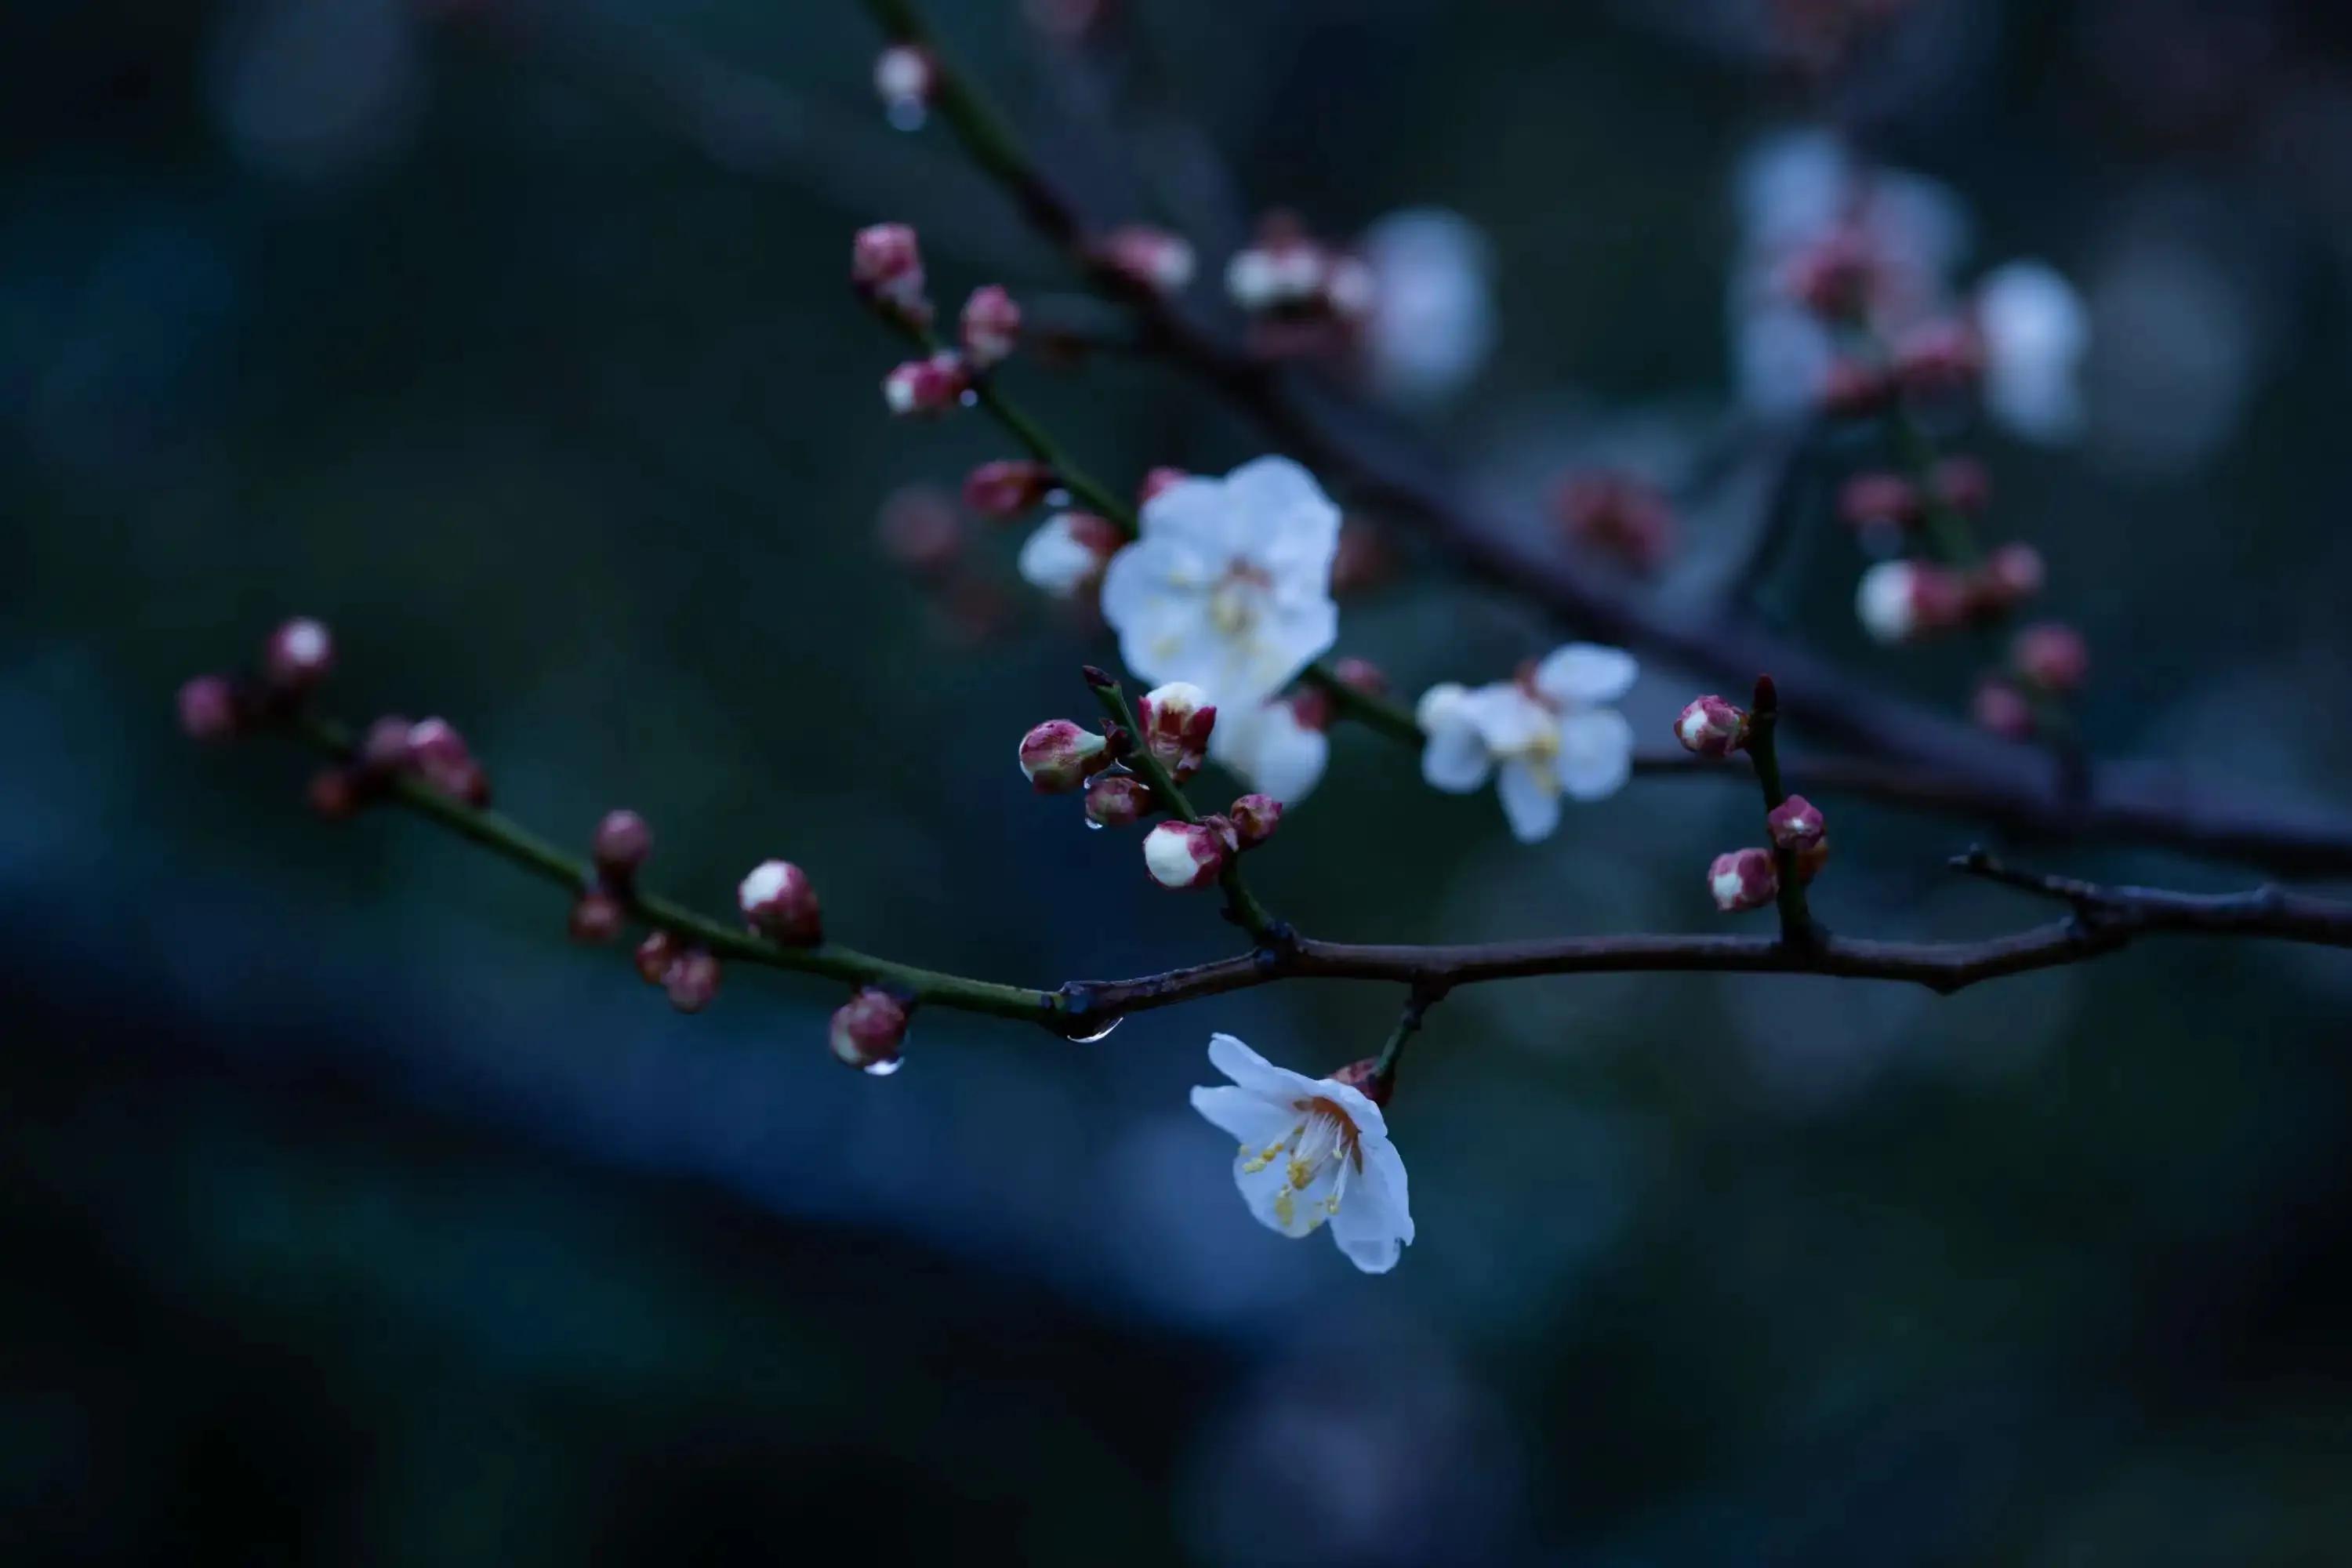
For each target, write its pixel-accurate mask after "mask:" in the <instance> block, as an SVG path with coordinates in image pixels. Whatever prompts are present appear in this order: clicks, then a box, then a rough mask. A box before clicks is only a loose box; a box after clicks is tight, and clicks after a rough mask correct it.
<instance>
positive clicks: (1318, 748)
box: [1209, 697, 1331, 805]
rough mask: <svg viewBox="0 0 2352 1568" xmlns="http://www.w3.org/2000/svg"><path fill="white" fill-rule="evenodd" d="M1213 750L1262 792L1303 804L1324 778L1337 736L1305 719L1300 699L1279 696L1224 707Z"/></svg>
mask: <svg viewBox="0 0 2352 1568" xmlns="http://www.w3.org/2000/svg"><path fill="white" fill-rule="evenodd" d="M1209 756H1210V758H1211V759H1212V760H1213V761H1214V762H1215V763H1217V764H1218V765H1219V766H1221V767H1224V768H1228V769H1230V770H1232V771H1233V772H1234V773H1237V774H1239V775H1240V777H1241V778H1242V780H1243V781H1244V783H1246V784H1248V785H1249V786H1250V787H1251V788H1252V789H1254V790H1256V791H1257V792H1258V793H1259V794H1261V795H1272V796H1274V798H1275V799H1276V800H1278V801H1280V802H1282V804H1283V805H1297V804H1298V803H1299V802H1300V801H1302V800H1305V799H1306V798H1307V792H1309V791H1310V790H1312V789H1313V788H1314V787H1315V785H1316V784H1318V782H1319V781H1320V780H1321V779H1322V777H1323V768H1324V764H1325V763H1328V761H1329V760H1330V756H1331V739H1330V737H1329V736H1328V735H1326V734H1324V732H1323V731H1320V730H1318V729H1315V728H1313V727H1312V726H1310V725H1308V724H1306V723H1303V722H1301V721H1300V720H1299V717H1298V709H1297V705H1296V704H1294V703H1292V702H1291V701H1290V700H1288V699H1287V698H1281V697H1277V698H1276V699H1275V700H1273V701H1271V702H1264V703H1260V704H1259V705H1258V706H1257V707H1255V708H1251V709H1247V710H1243V711H1240V712H1236V713H1227V712H1225V711H1224V710H1219V711H1218V713H1217V727H1216V729H1215V730H1214V731H1211V733H1210V735H1209Z"/></svg>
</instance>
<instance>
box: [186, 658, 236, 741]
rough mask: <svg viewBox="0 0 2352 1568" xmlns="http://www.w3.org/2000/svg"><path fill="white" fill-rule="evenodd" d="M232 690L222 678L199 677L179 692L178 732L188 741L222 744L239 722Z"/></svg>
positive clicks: (217, 676)
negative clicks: (219, 742) (217, 742)
mask: <svg viewBox="0 0 2352 1568" xmlns="http://www.w3.org/2000/svg"><path fill="white" fill-rule="evenodd" d="M239 707H240V704H239V703H238V701H237V700H236V685H235V684H234V683H233V682H231V681H230V680H229V679H228V678H227V677H226V676H225V675H199V676H197V677H196V678H195V679H194V680H191V681H189V682H188V683H187V684H186V685H184V686H183V687H181V688H180V732H181V733H182V734H184V735H185V736H187V737H188V739H190V740H191V741H205V742H212V741H226V740H228V739H230V738H231V737H232V736H234V735H235V734H236V731H237V729H238V726H239V724H240V722H241V720H242V716H241V714H240V712H239Z"/></svg>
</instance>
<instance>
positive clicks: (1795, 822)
mask: <svg viewBox="0 0 2352 1568" xmlns="http://www.w3.org/2000/svg"><path fill="white" fill-rule="evenodd" d="M1764 828H1765V831H1766V832H1768V833H1769V834H1770V835H1771V836H1772V842H1773V843H1775V844H1777V845H1779V846H1780V847H1781V848H1783V849H1810V848H1811V847H1813V846H1814V845H1816V844H1819V843H1820V842H1821V841H1822V837H1823V836H1824V835H1825V834H1826V833H1827V832H1828V831H1829V829H1828V826H1827V825H1826V824H1825V823H1824V822H1823V821H1822V813H1821V808H1820V807H1818V806H1816V805H1813V803H1812V802H1811V801H1809V800H1807V799H1806V798H1805V797H1804V796H1803V795H1790V797H1789V798H1788V799H1786V800H1784V801H1782V802H1781V803H1780V805H1776V806H1774V807H1773V808H1772V809H1771V810H1770V811H1769V812H1768V813H1766V814H1765V816H1764Z"/></svg>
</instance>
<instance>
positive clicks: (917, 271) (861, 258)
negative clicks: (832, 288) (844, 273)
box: [849, 223, 931, 321]
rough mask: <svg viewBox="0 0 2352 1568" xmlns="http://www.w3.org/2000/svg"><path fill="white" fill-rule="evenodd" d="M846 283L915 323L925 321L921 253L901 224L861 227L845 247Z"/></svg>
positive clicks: (912, 233)
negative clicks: (846, 254) (846, 252)
mask: <svg viewBox="0 0 2352 1568" xmlns="http://www.w3.org/2000/svg"><path fill="white" fill-rule="evenodd" d="M849 281H850V285H851V286H852V287H853V288H855V289H856V290H857V291H858V292H859V293H860V294H862V295H864V296H865V297H866V298H867V299H868V300H874V301H876V302H877V303H878V304H883V305H887V306H889V307H891V308H892V309H895V310H898V311H900V312H902V313H903V314H905V315H908V316H909V317H912V318H914V319H916V320H918V321H929V319H930V314H931V308H930V305H929V301H927V300H925V299H924V298H923V253H922V248H921V247H920V246H919V245H918V244H917V243H916V239H915V231H914V230H913V229H911V228H909V227H908V226H907V225H905V224H903V223H877V224H876V225H875V226H873V227H871V228H861V229H859V230H858V231H857V237H856V239H854V240H853V241H851V243H850V247H849Z"/></svg>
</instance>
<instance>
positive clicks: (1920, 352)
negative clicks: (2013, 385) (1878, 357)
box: [1895, 321, 1984, 397]
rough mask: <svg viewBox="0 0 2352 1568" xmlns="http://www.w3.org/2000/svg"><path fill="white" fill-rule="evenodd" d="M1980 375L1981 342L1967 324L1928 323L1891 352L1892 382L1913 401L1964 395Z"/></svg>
mask: <svg viewBox="0 0 2352 1568" xmlns="http://www.w3.org/2000/svg"><path fill="white" fill-rule="evenodd" d="M1982 374H1984V340H1983V339H1982V338H1981V337H1979V335H1978V333H1977V331H1976V328H1975V327H1973V326H1972V325H1970V324H1969V322H1967V321H1931V322H1929V323H1928V324H1927V325H1926V326H1923V327H1919V328H1917V329H1916V330H1914V331H1912V332H1910V333H1909V334H1908V335H1907V336H1906V337H1905V338H1904V339H1903V341H1902V342H1899V343H1897V344H1896V345H1895V380H1896V381H1897V382H1899V383H1900V384H1902V387H1903V389H1904V390H1905V391H1906V392H1907V393H1909V394H1911V395H1913V396H1914V397H1941V396H1946V395H1950V394H1952V393H1955V392H1964V391H1966V390H1967V389H1968V388H1969V387H1971V386H1974V385H1975V384H1976V383H1977V379H1978V377H1979V376H1981V375H1982Z"/></svg>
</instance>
